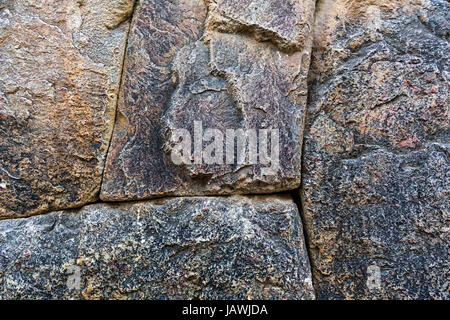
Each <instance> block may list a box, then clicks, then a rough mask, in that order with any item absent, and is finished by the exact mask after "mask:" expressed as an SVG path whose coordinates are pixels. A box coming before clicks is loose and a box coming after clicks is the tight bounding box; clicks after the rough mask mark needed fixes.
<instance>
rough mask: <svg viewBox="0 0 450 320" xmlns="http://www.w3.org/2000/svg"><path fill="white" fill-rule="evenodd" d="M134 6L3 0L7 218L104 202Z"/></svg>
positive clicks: (1, 152)
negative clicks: (104, 173)
mask: <svg viewBox="0 0 450 320" xmlns="http://www.w3.org/2000/svg"><path fill="white" fill-rule="evenodd" d="M132 6H133V1H131V0H128V1H124V0H116V1H106V0H82V1H79V0H70V1H67V0H64V1H63V0H51V1H49V0H46V1H43V0H36V1H25V0H19V1H10V0H2V1H0V132H1V133H0V218H10V217H23V216H29V215H33V214H37V213H42V212H45V211H49V210H57V209H63V208H71V207H75V206H80V205H82V204H84V203H87V202H90V201H94V200H96V199H97V198H98V193H99V189H100V183H101V175H102V171H103V166H104V161H105V157H106V150H107V147H108V144H109V140H110V137H111V134H112V126H113V119H114V112H115V106H116V102H117V101H116V100H117V99H116V98H117V95H118V87H119V78H120V74H121V66H122V61H123V54H124V51H125V41H126V34H127V31H128V23H122V22H124V21H125V20H126V18H127V17H128V16H129V12H130V7H131V8H132ZM108 28H109V29H108Z"/></svg>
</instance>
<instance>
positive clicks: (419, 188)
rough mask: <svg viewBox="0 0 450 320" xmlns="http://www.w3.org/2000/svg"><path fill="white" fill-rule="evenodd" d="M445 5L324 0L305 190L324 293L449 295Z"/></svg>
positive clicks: (306, 212) (449, 152) (316, 275)
mask: <svg viewBox="0 0 450 320" xmlns="http://www.w3.org/2000/svg"><path fill="white" fill-rule="evenodd" d="M449 9H450V6H449V3H448V2H447V1H439V0H430V1H354V2H351V3H350V1H319V5H318V12H317V13H316V17H317V20H316V29H315V36H314V37H315V39H314V41H315V47H314V52H315V53H314V57H313V62H312V70H311V81H312V82H311V87H310V104H309V106H308V120H307V123H308V125H307V126H308V129H307V133H305V150H304V171H303V174H304V175H303V190H302V200H303V206H304V217H305V221H304V223H305V224H306V229H307V230H308V238H309V239H308V240H309V246H310V251H311V252H310V253H311V260H312V269H313V275H314V284H315V288H316V291H317V295H318V298H321V299H335V298H348V299H350V298H352V299H355V298H362V299H375V298H395V299H448V298H449V276H450V266H449V262H448V261H449V242H450V238H449V231H450V228H449V208H450V200H449V199H450V197H449V196H450V159H449V157H450V146H449V126H450V122H449V94H448V93H449V90H448V89H449V76H450V73H449V72H450V69H449V52H450V46H449V42H448V37H449V32H450V27H449V14H450V10H449ZM377 268H379V271H380V274H379V277H378V276H377ZM378 284H379V286H378Z"/></svg>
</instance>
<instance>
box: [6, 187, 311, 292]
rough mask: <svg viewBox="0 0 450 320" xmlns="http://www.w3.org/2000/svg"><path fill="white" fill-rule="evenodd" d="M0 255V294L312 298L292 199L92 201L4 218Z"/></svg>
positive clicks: (306, 259)
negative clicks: (71, 208) (74, 208)
mask: <svg viewBox="0 0 450 320" xmlns="http://www.w3.org/2000/svg"><path fill="white" fill-rule="evenodd" d="M55 248H57V250H55ZM0 253H1V255H0V298H1V299H17V298H21V299H25V298H32V299H63V298H82V299H101V298H104V299H150V298H153V299H193V298H199V299H248V298H250V299H313V298H314V291H313V288H312V286H311V274H310V270H309V262H308V256H307V253H306V249H305V245H304V242H303V234H302V226H301V222H300V219H299V214H298V210H297V207H296V205H295V204H294V203H293V201H292V199H290V198H289V197H272V196H267V197H251V198H245V197H238V196H235V197H231V198H213V197H208V198H195V197H194V198H176V199H169V200H160V201H152V202H143V203H135V204H122V205H115V206H113V205H106V204H96V205H90V206H86V207H84V208H83V209H81V210H79V211H67V212H55V213H51V214H48V215H44V216H36V217H31V218H27V219H18V220H5V221H1V222H0Z"/></svg>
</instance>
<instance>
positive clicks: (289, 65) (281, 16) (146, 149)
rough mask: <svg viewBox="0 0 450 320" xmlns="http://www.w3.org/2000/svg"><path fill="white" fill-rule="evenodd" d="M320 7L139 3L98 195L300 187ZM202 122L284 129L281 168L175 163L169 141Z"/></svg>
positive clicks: (304, 4)
mask: <svg viewBox="0 0 450 320" xmlns="http://www.w3.org/2000/svg"><path fill="white" fill-rule="evenodd" d="M313 9H314V3H313V1H290V0H289V1H287V0H286V1H282V2H281V3H279V1H244V2H236V1H206V3H205V2H204V1H202V0H196V1H177V2H161V1H143V2H141V3H140V4H139V5H138V6H137V8H136V14H135V18H134V22H133V26H132V28H131V32H130V38H129V46H128V52H127V57H126V61H125V69H124V79H123V88H122V91H121V94H120V101H119V110H118V117H117V119H116V126H115V130H114V135H113V141H112V145H111V149H110V153H109V155H108V160H107V166H106V171H105V176H104V181H103V185H102V192H101V199H103V200H108V201H120V200H133V199H145V198H152V197H161V196H167V195H200V194H214V195H218V194H232V193H270V192H279V191H284V190H290V189H295V188H297V187H298V186H299V183H300V171H301V145H302V132H303V119H304V115H305V113H304V108H305V105H306V93H307V89H306V77H307V72H308V67H309V57H310V46H311V37H310V34H311V32H310V31H311V24H312V19H313V11H314V10H313ZM219 20H220V21H219ZM195 121H202V124H203V128H205V129H206V128H214V129H218V130H219V131H221V132H222V133H223V134H224V135H225V133H226V130H227V129H243V130H247V129H256V130H259V129H278V130H279V163H280V166H279V170H278V169H277V170H276V171H275V173H274V174H265V171H264V168H266V167H267V165H263V164H262V163H261V161H257V163H256V164H255V163H251V162H250V161H247V162H245V163H241V164H240V163H237V161H235V162H234V163H233V164H227V163H223V164H220V163H219V164H218V163H214V164H210V163H208V164H207V163H205V161H203V163H201V164H200V163H198V162H197V163H188V164H182V165H176V164H174V163H173V162H172V160H171V156H170V154H171V151H172V150H173V145H172V144H171V142H172V140H171V137H173V135H174V132H175V130H177V129H179V128H182V129H186V130H188V131H189V132H190V134H191V135H192V136H193V131H194V123H195ZM207 145H208V143H206V142H204V143H203V148H205V147H206V146H207ZM269 147H270V143H269V145H268V148H269ZM223 149H225V146H224V147H223ZM224 151H225V150H224ZM269 151H270V150H269ZM224 162H225V161H224ZM268 166H269V167H270V166H271V165H268Z"/></svg>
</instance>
